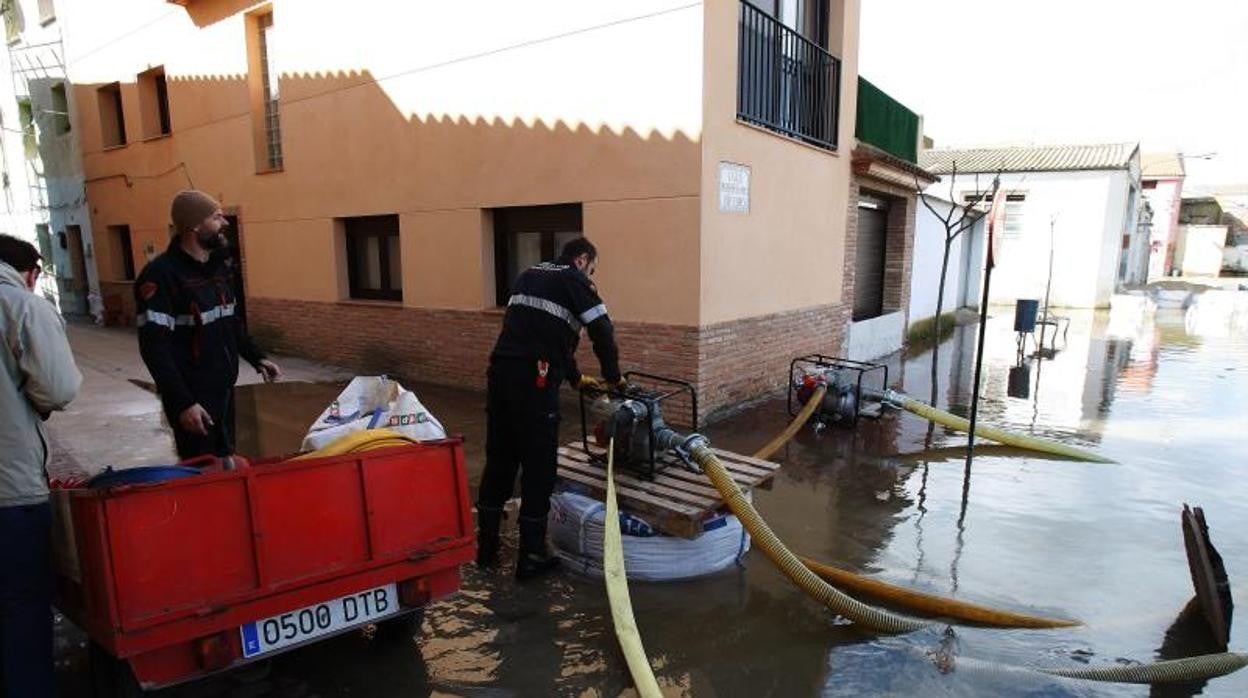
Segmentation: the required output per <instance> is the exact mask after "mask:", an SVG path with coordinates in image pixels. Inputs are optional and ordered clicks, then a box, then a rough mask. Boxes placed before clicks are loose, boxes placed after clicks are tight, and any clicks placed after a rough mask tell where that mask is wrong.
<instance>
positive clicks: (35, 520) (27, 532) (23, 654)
mask: <svg viewBox="0 0 1248 698" xmlns="http://www.w3.org/2000/svg"><path fill="white" fill-rule="evenodd" d="M54 693H55V688H54V685H53V676H52V507H51V506H50V505H49V504H48V503H47V502H44V503H43V504H31V505H28V506H17V507H0V697H3V698H37V697H38V698H42V697H43V696H51V695H53V694H54Z"/></svg>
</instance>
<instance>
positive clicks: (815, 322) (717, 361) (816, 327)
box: [698, 303, 849, 415]
mask: <svg viewBox="0 0 1248 698" xmlns="http://www.w3.org/2000/svg"><path fill="white" fill-rule="evenodd" d="M848 316H849V315H848V308H847V306H844V305H842V304H839V303H838V304H831V305H823V306H817V307H814V308H806V309H803V310H796V311H790V312H784V313H775V314H772V315H763V316H760V317H753V318H747V319H744V320H734V321H731V322H724V323H719V324H715V325H708V326H706V327H703V328H701V330H700V342H699V345H700V346H699V351H698V362H699V374H698V384H699V391H700V395H699V399H700V400H701V401H702V403H703V405H705V407H703V408H702V411H703V413H704V415H714V413H716V412H723V411H726V410H731V409H732V408H733V407H735V406H737V405H740V404H741V403H743V402H747V401H750V400H752V399H754V398H757V397H760V396H762V395H765V394H767V393H770V392H774V391H776V390H778V389H781V388H783V387H784V386H785V385H786V382H787V381H788V375H789V362H791V361H792V360H793V359H794V358H795V357H798V356H802V355H805V354H813V353H822V354H831V355H834V356H835V355H837V354H839V353H840V352H841V348H842V343H843V341H844V337H845V319H846V318H848Z"/></svg>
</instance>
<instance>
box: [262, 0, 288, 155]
mask: <svg viewBox="0 0 1248 698" xmlns="http://www.w3.org/2000/svg"><path fill="white" fill-rule="evenodd" d="M256 31H257V32H258V36H257V45H258V46H259V50H260V56H259V63H260V83H261V89H262V95H263V97H262V99H263V102H264V148H265V157H266V164H267V166H268V169H270V170H280V169H282V120H281V113H280V112H279V111H278V99H279V94H278V72H277V69H276V67H275V66H274V64H273V55H272V53H271V52H270V48H271V45H272V43H273V41H272V36H273V13H272V12H268V13H265V14H263V15H260V16H259V17H257V18H256Z"/></svg>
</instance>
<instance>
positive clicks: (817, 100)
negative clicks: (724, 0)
mask: <svg viewBox="0 0 1248 698" xmlns="http://www.w3.org/2000/svg"><path fill="white" fill-rule="evenodd" d="M840 92H841V62H840V61H839V60H838V59H837V58H836V57H835V56H833V55H832V54H830V53H828V52H827V51H825V50H824V49H823V48H821V47H820V46H819V45H818V44H816V43H814V42H812V41H810V40H809V39H807V38H806V37H804V36H802V35H801V34H799V33H798V32H796V31H794V30H793V29H790V28H789V27H786V26H785V25H784V24H781V23H780V22H779V21H778V20H776V19H775V18H774V17H772V16H771V15H769V14H767V13H766V12H763V11H762V10H760V9H758V8H757V7H755V6H753V5H751V4H750V3H748V2H745V1H744V0H742V2H741V15H740V34H739V38H738V40H737V117H738V118H740V119H741V120H743V121H748V122H750V123H753V124H757V125H759V126H762V127H764V128H768V129H771V130H773V131H777V132H779V133H783V134H785V135H788V136H792V137H794V138H798V139H801V140H803V141H806V142H807V143H810V144H812V145H816V146H819V147H821V148H827V149H829V150H836V145H837V144H836V140H837V138H836V135H837V120H838V117H839V113H838V112H839V111H840Z"/></svg>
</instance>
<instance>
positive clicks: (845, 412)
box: [788, 354, 888, 427]
mask: <svg viewBox="0 0 1248 698" xmlns="http://www.w3.org/2000/svg"><path fill="white" fill-rule="evenodd" d="M820 387H824V388H827V393H826V394H825V395H824V396H823V400H822V402H821V403H820V405H819V408H818V410H817V411H816V412H815V416H816V417H817V418H818V419H819V420H820V421H821V422H824V423H828V424H835V425H838V426H848V427H852V426H854V425H856V424H857V423H858V419H859V418H861V417H868V418H872V419H875V418H878V417H879V416H880V414H882V412H883V406H882V405H881V398H882V396H883V395H884V391H885V390H886V389H887V388H888V367H887V366H885V365H883V364H873V363H868V362H865V361H853V360H851V359H841V358H837V357H833V356H825V355H823V354H810V355H808V356H802V357H798V358H796V359H794V360H793V362H792V363H790V364H789V396H788V404H789V414H790V415H794V416H796V415H797V411H798V410H799V409H800V408H801V406H802V405H804V404H805V403H806V402H807V401H808V400H810V398H811V396H812V395H814V394H815V391H816V390H818V389H819V388H820Z"/></svg>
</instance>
